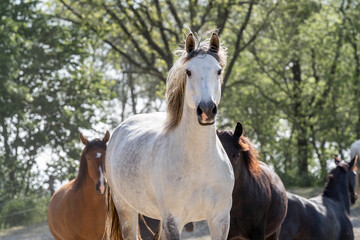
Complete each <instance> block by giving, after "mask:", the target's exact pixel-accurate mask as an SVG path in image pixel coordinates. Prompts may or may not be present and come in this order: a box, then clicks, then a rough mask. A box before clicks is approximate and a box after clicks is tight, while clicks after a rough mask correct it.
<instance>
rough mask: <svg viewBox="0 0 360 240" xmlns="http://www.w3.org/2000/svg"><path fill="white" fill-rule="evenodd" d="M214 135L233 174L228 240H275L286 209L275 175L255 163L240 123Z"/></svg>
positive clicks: (281, 185) (254, 151) (262, 164)
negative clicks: (230, 165)
mask: <svg viewBox="0 0 360 240" xmlns="http://www.w3.org/2000/svg"><path fill="white" fill-rule="evenodd" d="M217 133H218V136H219V139H220V141H221V143H222V145H223V147H224V149H225V151H226V153H227V155H228V157H229V159H230V161H231V164H232V166H233V168H234V175H235V186H234V190H233V194H232V198H233V204H232V207H231V211H230V231H229V236H228V239H250V240H264V239H267V240H270V239H274V240H275V239H278V236H279V234H280V227H281V223H282V222H283V220H284V218H285V215H286V210H287V198H286V191H285V187H284V185H283V183H282V182H281V180H280V178H279V176H278V175H277V174H276V173H275V172H274V171H273V170H271V169H270V168H269V167H268V166H267V165H266V164H265V163H263V162H261V161H259V160H258V158H259V155H258V152H257V151H256V149H255V148H254V147H253V146H252V144H251V142H250V141H249V140H248V139H247V138H246V137H244V136H243V135H242V134H243V131H242V125H241V123H237V125H236V128H235V131H234V132H232V131H218V132H217Z"/></svg>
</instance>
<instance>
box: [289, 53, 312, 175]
mask: <svg viewBox="0 0 360 240" xmlns="http://www.w3.org/2000/svg"><path fill="white" fill-rule="evenodd" d="M292 63H293V66H292V67H291V71H292V74H293V80H294V85H293V90H294V96H293V102H294V105H293V106H294V109H293V110H294V121H295V130H296V131H297V134H296V145H297V163H298V171H299V175H300V176H307V175H308V146H307V145H308V140H307V132H306V128H305V126H306V121H305V119H304V117H303V116H302V114H301V105H302V103H301V100H300V99H301V95H302V94H301V91H302V89H301V81H302V79H301V66H300V61H299V60H293V61H292Z"/></svg>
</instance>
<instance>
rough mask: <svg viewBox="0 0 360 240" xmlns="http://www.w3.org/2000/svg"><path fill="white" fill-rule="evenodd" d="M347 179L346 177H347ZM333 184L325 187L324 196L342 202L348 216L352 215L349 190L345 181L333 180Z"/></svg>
mask: <svg viewBox="0 0 360 240" xmlns="http://www.w3.org/2000/svg"><path fill="white" fill-rule="evenodd" d="M345 177H346V176H345ZM332 181H333V182H332V183H331V185H330V183H328V184H327V185H326V186H325V190H324V193H323V195H324V196H326V197H329V198H331V199H333V200H336V201H338V202H340V203H341V204H342V205H343V207H344V208H345V210H346V211H347V213H348V214H350V196H349V189H348V186H347V184H346V180H345V179H333V180H332Z"/></svg>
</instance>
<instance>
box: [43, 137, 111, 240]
mask: <svg viewBox="0 0 360 240" xmlns="http://www.w3.org/2000/svg"><path fill="white" fill-rule="evenodd" d="M109 138H110V134H109V132H108V131H106V134H105V136H104V138H103V139H102V140H100V139H94V140H91V141H89V140H88V139H87V138H86V137H84V136H83V135H82V134H81V133H80V139H81V142H82V143H83V144H84V145H85V148H84V150H83V151H82V154H81V160H80V168H79V173H78V176H77V177H76V179H74V180H72V181H70V182H69V183H67V184H65V185H64V186H62V187H61V188H60V189H59V190H57V191H56V192H55V194H54V196H53V197H52V198H51V200H50V203H49V210H48V223H49V228H50V231H51V233H52V235H53V236H54V238H55V240H75V239H77V240H81V239H84V240H87V239H102V238H103V235H104V230H105V213H106V203H105V195H104V193H105V187H106V181H105V171H104V170H105V167H104V164H105V152H106V143H107V142H108V140H109Z"/></svg>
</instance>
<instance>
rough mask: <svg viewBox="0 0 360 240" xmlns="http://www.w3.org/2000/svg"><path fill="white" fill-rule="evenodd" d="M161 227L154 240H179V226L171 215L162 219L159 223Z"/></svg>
mask: <svg viewBox="0 0 360 240" xmlns="http://www.w3.org/2000/svg"><path fill="white" fill-rule="evenodd" d="M160 223H161V227H160V230H159V232H158V234H157V235H158V237H157V238H156V237H155V238H154V239H159V240H180V231H181V229H180V226H179V222H178V221H177V220H176V219H175V218H174V217H173V216H171V215H168V216H166V217H163V220H162V221H161V222H160Z"/></svg>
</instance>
